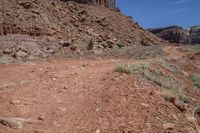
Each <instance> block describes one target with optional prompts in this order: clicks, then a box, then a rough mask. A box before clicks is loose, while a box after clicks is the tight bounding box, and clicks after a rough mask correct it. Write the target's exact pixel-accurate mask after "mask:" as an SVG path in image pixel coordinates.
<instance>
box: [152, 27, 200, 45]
mask: <svg viewBox="0 0 200 133" xmlns="http://www.w3.org/2000/svg"><path fill="white" fill-rule="evenodd" d="M148 30H149V31H150V32H152V33H153V34H156V35H157V36H158V37H161V38H162V39H164V40H168V41H169V42H172V43H180V44H200V26H193V27H190V28H188V29H183V28H182V27H179V26H171V27H166V28H155V29H148Z"/></svg>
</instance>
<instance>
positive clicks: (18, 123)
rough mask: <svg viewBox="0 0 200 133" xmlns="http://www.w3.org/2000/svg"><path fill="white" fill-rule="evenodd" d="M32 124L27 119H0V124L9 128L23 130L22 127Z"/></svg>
mask: <svg viewBox="0 0 200 133" xmlns="http://www.w3.org/2000/svg"><path fill="white" fill-rule="evenodd" d="M30 123H32V122H31V120H29V119H24V118H6V117H0V124H2V125H4V126H8V127H10V128H15V129H18V128H23V127H24V125H26V124H30Z"/></svg>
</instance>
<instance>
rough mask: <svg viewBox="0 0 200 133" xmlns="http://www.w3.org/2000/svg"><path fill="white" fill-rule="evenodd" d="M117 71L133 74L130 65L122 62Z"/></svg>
mask: <svg viewBox="0 0 200 133" xmlns="http://www.w3.org/2000/svg"><path fill="white" fill-rule="evenodd" d="M115 71H116V72H120V73H127V74H131V73H132V70H131V68H130V66H129V65H127V64H121V65H119V66H117V67H116V68H115Z"/></svg>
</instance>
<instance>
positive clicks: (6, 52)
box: [3, 48, 12, 54]
mask: <svg viewBox="0 0 200 133" xmlns="http://www.w3.org/2000/svg"><path fill="white" fill-rule="evenodd" d="M3 53H4V54H10V53H12V49H10V48H6V49H4V51H3Z"/></svg>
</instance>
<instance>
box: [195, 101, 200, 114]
mask: <svg viewBox="0 0 200 133" xmlns="http://www.w3.org/2000/svg"><path fill="white" fill-rule="evenodd" d="M194 113H195V114H196V115H199V116H200V102H199V103H198V104H197V106H196V108H195V112H194Z"/></svg>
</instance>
